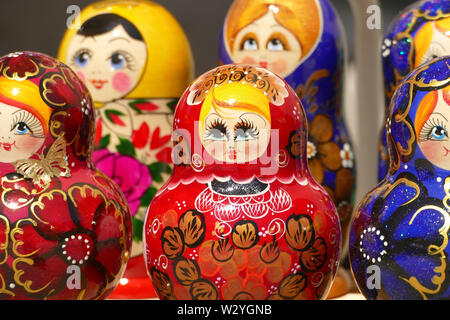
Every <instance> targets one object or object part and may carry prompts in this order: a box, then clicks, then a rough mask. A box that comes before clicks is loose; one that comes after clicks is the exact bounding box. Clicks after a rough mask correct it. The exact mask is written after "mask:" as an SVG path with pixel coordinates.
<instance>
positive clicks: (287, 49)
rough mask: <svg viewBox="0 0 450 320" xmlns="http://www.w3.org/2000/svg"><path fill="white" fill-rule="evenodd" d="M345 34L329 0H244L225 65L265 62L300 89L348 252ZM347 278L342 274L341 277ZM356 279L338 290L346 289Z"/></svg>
mask: <svg viewBox="0 0 450 320" xmlns="http://www.w3.org/2000/svg"><path fill="white" fill-rule="evenodd" d="M343 39H344V34H343V27H342V24H341V21H340V19H339V17H338V15H337V13H336V11H335V9H334V8H333V6H332V5H331V3H330V2H329V1H328V0H236V1H234V2H233V4H232V6H231V8H230V10H229V12H228V15H227V17H226V21H225V23H224V27H223V32H222V39H221V44H220V55H219V56H220V60H221V62H222V63H224V64H227V63H246V64H251V65H258V66H261V67H264V68H267V69H268V70H270V71H272V72H274V73H275V74H277V75H279V76H281V77H283V78H284V79H285V80H286V82H287V83H288V84H289V85H290V86H291V87H292V88H294V89H295V91H296V93H297V95H298V96H299V97H300V98H301V101H302V104H303V106H304V107H305V111H306V116H307V119H308V127H309V134H308V143H307V157H308V165H309V168H310V170H311V173H312V175H313V177H314V179H316V181H317V182H318V183H320V184H321V185H322V186H323V187H324V188H325V190H326V191H327V192H328V193H329V194H330V196H331V197H332V199H333V201H334V203H335V205H336V207H337V210H338V213H339V217H340V221H341V226H342V235H343V241H342V245H343V257H344V256H345V254H346V248H347V239H348V228H349V226H350V222H351V216H352V212H353V201H354V191H355V174H356V170H355V160H354V155H353V151H352V147H351V142H350V139H349V135H348V133H347V129H346V127H345V124H344V121H343V118H342V114H341V107H342V99H341V98H342V78H343V68H344V56H345V53H344V41H343ZM339 278H341V277H339ZM345 279H349V280H350V279H351V277H349V275H348V274H345V272H343V273H342V280H343V281H340V282H339V283H341V284H342V286H340V287H339V288H338V287H336V290H332V293H331V294H332V295H340V294H342V293H344V292H346V291H347V290H348V289H349V287H350V285H351V283H350V281H351V280H350V281H346V280H345Z"/></svg>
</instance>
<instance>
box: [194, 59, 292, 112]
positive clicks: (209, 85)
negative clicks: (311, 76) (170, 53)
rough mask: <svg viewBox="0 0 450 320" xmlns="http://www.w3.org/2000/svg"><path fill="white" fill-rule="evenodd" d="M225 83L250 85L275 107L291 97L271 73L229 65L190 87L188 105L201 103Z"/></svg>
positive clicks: (207, 74) (205, 76)
mask: <svg viewBox="0 0 450 320" xmlns="http://www.w3.org/2000/svg"><path fill="white" fill-rule="evenodd" d="M225 82H237V83H242V84H248V85H250V86H253V87H255V88H257V89H258V90H261V91H262V92H264V94H265V95H267V98H268V99H269V101H270V102H271V103H273V104H274V105H277V106H280V105H282V104H283V103H284V99H285V98H287V97H288V96H289V93H288V90H287V89H286V86H285V84H284V82H283V81H282V80H281V79H280V78H278V77H277V76H275V75H274V74H272V73H271V72H269V71H267V70H265V69H261V68H258V67H254V66H247V65H229V66H221V67H218V68H215V69H213V70H211V71H209V72H207V73H205V74H203V75H202V76H201V77H199V78H198V79H197V80H196V81H195V82H194V83H193V84H192V86H191V87H190V94H189V96H188V103H189V104H190V105H197V104H199V103H201V102H202V101H203V100H204V99H205V97H206V95H207V94H208V92H209V91H210V90H213V89H214V87H215V86H216V85H219V84H221V83H225Z"/></svg>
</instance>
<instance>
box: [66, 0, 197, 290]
mask: <svg viewBox="0 0 450 320" xmlns="http://www.w3.org/2000/svg"><path fill="white" fill-rule="evenodd" d="M79 21H80V27H79V28H78V29H76V28H72V29H68V30H67V32H66V34H65V36H64V38H63V40H62V43H61V47H60V50H59V58H60V59H61V60H62V61H65V62H66V63H67V64H68V65H69V66H70V67H72V68H73V69H74V70H75V71H76V72H77V74H78V75H79V76H80V77H81V78H82V79H83V80H84V82H85V84H86V86H87V87H88V89H89V91H90V92H91V94H92V96H93V99H94V102H95V107H96V109H95V110H96V115H97V122H96V125H97V126H96V134H95V151H94V162H95V164H96V166H97V167H98V168H99V169H100V170H102V171H103V172H105V173H106V174H107V175H109V176H110V177H111V178H112V179H113V180H114V181H116V182H117V183H118V184H119V186H120V188H121V190H122V191H123V193H124V194H125V196H126V198H127V201H128V204H129V206H130V210H131V214H132V221H133V249H132V250H133V251H132V254H131V259H130V261H129V264H128V268H127V270H126V271H125V275H124V278H123V279H122V280H121V282H120V286H118V288H117V290H116V291H115V292H114V293H113V294H112V295H111V297H112V298H150V297H156V293H155V292H154V290H153V288H152V286H151V282H150V281H149V279H148V276H147V274H146V269H145V263H144V259H143V256H142V250H143V249H142V247H143V245H142V226H143V221H144V216H145V210H146V209H147V207H148V205H149V204H150V201H151V199H152V198H153V196H154V195H155V194H156V192H157V190H158V189H159V187H160V186H161V185H162V184H163V183H164V182H165V180H166V179H167V178H168V176H169V174H170V172H171V165H172V163H171V146H172V145H171V143H172V142H171V133H172V120H173V109H174V107H175V105H176V103H177V101H178V98H179V97H180V96H181V95H182V93H183V91H184V90H185V89H186V88H187V86H188V85H189V84H190V83H191V81H192V80H193V72H194V66H193V61H192V54H191V49H190V46H189V43H188V40H187V38H186V35H185V34H184V31H183V30H182V28H181V26H180V25H179V24H178V22H177V21H176V20H175V18H174V17H173V16H172V15H171V14H170V13H169V12H168V11H167V10H166V9H165V8H163V7H162V6H160V5H159V4H156V3H152V2H149V1H145V0H117V1H116V0H114V1H112V0H109V1H101V2H95V3H93V4H91V5H89V6H88V7H86V8H85V9H83V10H82V11H81V13H80V16H79Z"/></svg>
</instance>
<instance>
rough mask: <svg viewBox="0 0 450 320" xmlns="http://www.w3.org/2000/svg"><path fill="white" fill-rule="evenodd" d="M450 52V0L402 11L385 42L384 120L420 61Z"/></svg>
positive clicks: (381, 171)
mask: <svg viewBox="0 0 450 320" xmlns="http://www.w3.org/2000/svg"><path fill="white" fill-rule="evenodd" d="M449 54H450V1H448V0H426V1H417V2H415V3H414V4H412V5H410V6H408V7H407V8H406V9H405V10H403V11H402V12H401V13H400V14H399V15H398V16H397V17H396V19H395V20H394V21H393V22H392V23H391V25H390V26H389V28H388V30H387V32H386V35H385V38H384V41H383V44H382V58H383V73H384V95H385V120H386V119H387V117H388V116H389V104H390V102H391V99H392V96H393V94H394V91H395V89H396V88H397V86H398V84H399V83H400V82H401V80H402V79H403V77H405V76H406V75H407V74H409V73H410V72H411V71H413V70H414V69H415V68H417V67H418V66H420V65H421V64H423V63H425V62H427V61H430V60H432V59H434V58H437V57H441V56H445V55H449ZM385 126H386V121H383V128H382V130H381V134H380V143H379V165H378V179H379V181H381V180H382V179H383V178H384V177H385V176H386V174H387V172H388V168H389V157H388V151H387V141H386V129H385Z"/></svg>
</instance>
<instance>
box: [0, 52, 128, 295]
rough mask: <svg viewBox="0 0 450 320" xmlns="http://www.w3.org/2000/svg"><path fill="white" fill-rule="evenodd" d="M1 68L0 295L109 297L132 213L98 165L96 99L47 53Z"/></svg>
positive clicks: (10, 60)
mask: <svg viewBox="0 0 450 320" xmlns="http://www.w3.org/2000/svg"><path fill="white" fill-rule="evenodd" d="M0 65H1V71H0V101H1V102H0V109H1V115H2V117H1V121H2V124H3V126H2V129H1V130H2V133H1V135H2V141H1V151H0V159H1V160H2V162H1V163H0V176H1V189H0V192H1V203H0V206H1V215H0V220H1V232H2V237H1V239H2V245H1V248H2V249H1V262H0V268H1V271H0V279H1V283H2V290H1V296H0V297H1V298H4V299H104V298H106V297H107V296H108V295H109V294H110V293H111V292H112V290H113V289H114V288H115V287H116V285H117V284H118V282H119V279H120V277H121V276H122V274H123V272H124V270H125V267H126V265H127V261H128V259H129V257H130V252H131V216H130V211H129V208H128V205H127V203H126V200H125V197H124V195H123V194H122V193H121V191H120V190H119V188H118V186H117V184H116V183H115V182H114V181H112V180H111V179H110V178H109V177H107V176H106V175H105V174H103V173H102V172H100V171H99V170H98V169H96V168H95V165H94V164H93V161H92V152H93V144H92V140H93V137H94V109H93V105H92V100H91V97H90V95H89V93H88V91H87V89H86V87H85V86H84V85H83V83H82V82H81V80H80V79H79V78H78V77H77V76H76V75H75V73H74V72H73V71H72V70H71V69H70V68H69V67H67V66H66V65H64V64H62V63H60V62H58V61H57V60H56V59H53V58H51V57H49V56H46V55H44V54H40V53H33V52H17V53H13V54H10V55H8V56H4V57H1V58H0Z"/></svg>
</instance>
